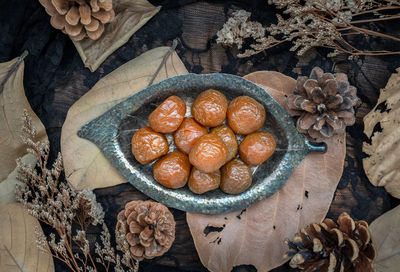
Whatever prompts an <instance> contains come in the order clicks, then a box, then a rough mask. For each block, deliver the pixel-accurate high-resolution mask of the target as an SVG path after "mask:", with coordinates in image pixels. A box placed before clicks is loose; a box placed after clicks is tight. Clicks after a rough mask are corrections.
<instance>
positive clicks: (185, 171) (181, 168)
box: [153, 150, 190, 189]
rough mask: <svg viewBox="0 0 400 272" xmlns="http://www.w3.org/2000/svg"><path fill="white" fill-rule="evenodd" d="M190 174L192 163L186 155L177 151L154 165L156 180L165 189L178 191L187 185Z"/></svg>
mask: <svg viewBox="0 0 400 272" xmlns="http://www.w3.org/2000/svg"><path fill="white" fill-rule="evenodd" d="M189 174H190V162H189V159H188V157H187V155H185V154H184V153H182V152H180V151H178V150H175V151H173V152H171V153H169V154H167V155H165V156H164V157H162V158H161V159H159V160H158V161H156V163H155V164H154V167H153V176H154V179H155V180H156V181H157V182H158V183H160V184H162V185H164V186H165V187H168V188H172V189H177V188H181V187H183V186H185V185H186V183H187V181H188V178H189Z"/></svg>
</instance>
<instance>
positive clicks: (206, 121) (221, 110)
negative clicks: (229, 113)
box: [192, 89, 228, 127]
mask: <svg viewBox="0 0 400 272" xmlns="http://www.w3.org/2000/svg"><path fill="white" fill-rule="evenodd" d="M227 109H228V100H227V99H226V97H225V95H223V94H222V93H220V92H219V91H216V90H212V89H210V90H207V91H204V92H202V93H200V94H199V95H198V96H197V97H196V99H195V100H194V102H193V106H192V116H193V117H194V119H196V121H197V122H199V123H200V124H202V125H203V126H206V127H216V126H219V125H221V124H222V123H223V122H224V121H225V118H226V110H227Z"/></svg>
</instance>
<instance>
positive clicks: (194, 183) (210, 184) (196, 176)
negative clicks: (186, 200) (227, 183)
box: [188, 167, 221, 194]
mask: <svg viewBox="0 0 400 272" xmlns="http://www.w3.org/2000/svg"><path fill="white" fill-rule="evenodd" d="M220 182H221V172H220V171H219V170H217V171H215V172H212V173H204V172H201V171H200V170H198V169H196V168H195V167H193V168H192V172H191V173H190V177H189V182H188V186H189V189H190V190H191V191H192V192H193V193H195V194H203V193H205V192H208V191H212V190H215V189H217V188H218V187H219V184H220Z"/></svg>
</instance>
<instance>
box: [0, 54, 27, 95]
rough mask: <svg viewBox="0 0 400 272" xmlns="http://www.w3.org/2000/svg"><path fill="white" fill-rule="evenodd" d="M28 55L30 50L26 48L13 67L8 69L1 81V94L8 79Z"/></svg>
mask: <svg viewBox="0 0 400 272" xmlns="http://www.w3.org/2000/svg"><path fill="white" fill-rule="evenodd" d="M26 56H28V51H27V50H25V51H24V52H23V53H22V55H21V56H20V57H19V58H18V60H17V62H16V63H14V65H13V66H12V67H11V69H10V70H9V71H8V73H7V74H6V76H5V77H4V79H3V80H2V81H1V82H0V94H1V93H2V92H3V89H4V85H5V84H6V82H7V80H8V79H9V78H10V76H11V75H12V74H13V73H14V72H15V70H17V68H18V67H19V65H20V64H21V62H22V61H23V60H24V59H25V58H26Z"/></svg>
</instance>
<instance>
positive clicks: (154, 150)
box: [132, 127, 169, 164]
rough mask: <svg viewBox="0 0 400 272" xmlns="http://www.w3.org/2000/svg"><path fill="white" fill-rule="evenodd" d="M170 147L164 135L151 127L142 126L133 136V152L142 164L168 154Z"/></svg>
mask: <svg viewBox="0 0 400 272" xmlns="http://www.w3.org/2000/svg"><path fill="white" fill-rule="evenodd" d="M168 148H169V147H168V142H167V139H165V137H164V135H162V134H161V133H158V132H155V131H154V130H152V129H151V128H150V127H142V128H141V129H139V130H138V131H136V133H135V134H134V135H133V137H132V153H133V156H135V159H136V160H137V161H138V162H139V163H141V164H148V163H150V162H152V161H154V160H155V159H157V158H159V157H161V156H163V155H165V154H167V153H168Z"/></svg>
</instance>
